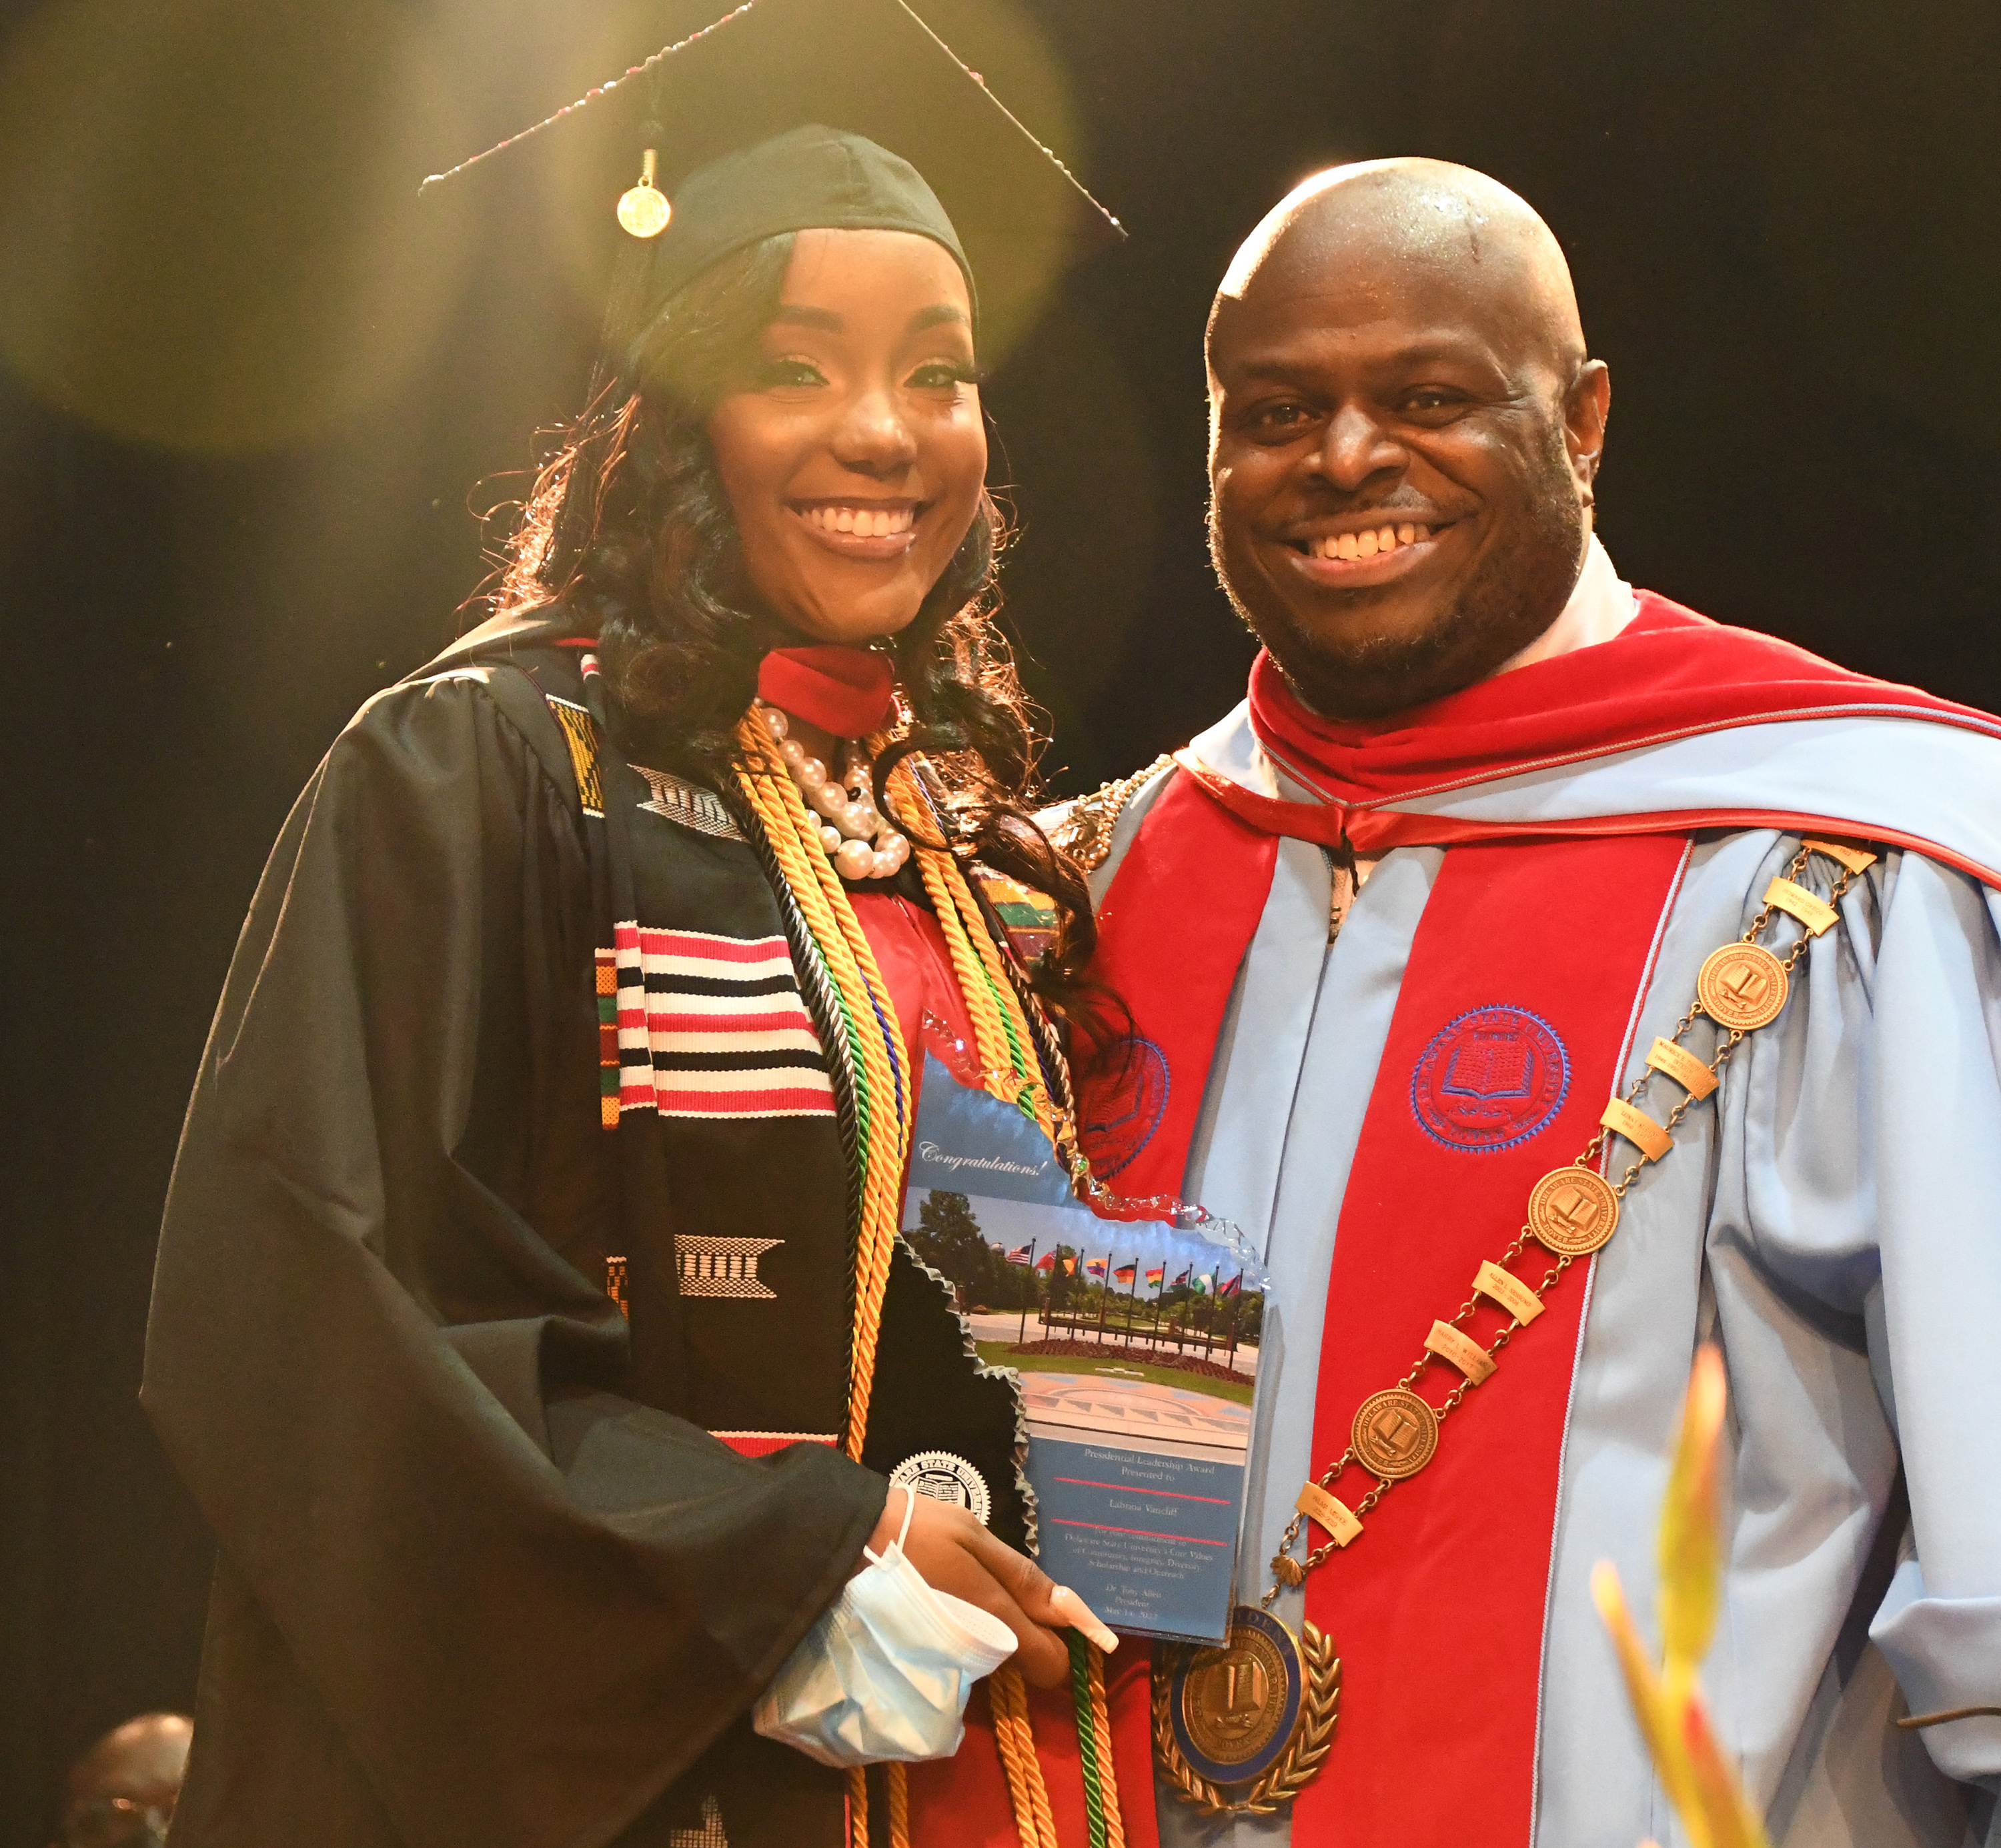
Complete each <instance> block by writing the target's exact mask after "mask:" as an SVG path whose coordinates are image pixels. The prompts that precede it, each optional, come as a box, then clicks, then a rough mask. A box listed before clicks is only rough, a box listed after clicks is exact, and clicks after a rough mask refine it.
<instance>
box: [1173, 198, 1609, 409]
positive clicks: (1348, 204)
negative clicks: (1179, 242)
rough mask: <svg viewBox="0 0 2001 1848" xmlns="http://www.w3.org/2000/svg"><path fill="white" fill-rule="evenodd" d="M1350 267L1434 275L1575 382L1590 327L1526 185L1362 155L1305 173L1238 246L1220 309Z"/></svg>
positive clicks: (1314, 282) (1212, 324)
mask: <svg viewBox="0 0 2001 1848" xmlns="http://www.w3.org/2000/svg"><path fill="white" fill-rule="evenodd" d="M1338 269H1353V270H1362V269H1369V270H1379V271H1389V270H1402V271H1404V272H1406V273H1416V272H1420V271H1432V272H1434V273H1442V274H1443V275H1445V276H1447V277H1450V278H1451V279H1453V281H1455V282H1456V284H1457V286H1458V287H1460V289H1462V290H1463V291H1466V292H1467V294H1468V295H1469V296H1481V297H1484V298H1485V301H1486V305H1487V309H1488V312H1489V313H1491V314H1494V315H1505V316H1506V317H1508V318H1509V319H1511V320H1513V321H1517V322H1519V323H1520V324H1521V327H1522V331H1523V333H1524V334H1525V335H1527V336H1529V337H1530V338H1531V339H1534V340H1535V341H1536V343H1539V344H1540V346H1541V348H1542V353H1543V359H1544V360H1545V363H1546V364H1548V365H1549V366H1550V368H1551V369H1552V371H1557V372H1559V373H1561V374H1562V376H1563V377H1564V379H1566V380H1568V379H1569V378H1571V377H1572V376H1574V375H1575V373H1576V371H1577V369H1578V367H1579V366H1581V365H1582V364H1584V357H1585V346H1584V325H1583V323H1582V321H1581V320H1580V319H1579V318H1578V311H1577V291H1576V290H1575V288H1574V287H1572V286H1571V279H1570V265H1569V264H1568V263H1567V262H1566V261H1565V260H1564V253H1563V248H1562V246H1561V245H1559V244H1558V243H1557V240H1556V237H1555V235H1554V233H1553V232H1552V231H1550V228H1549V227H1548V226H1547V224H1544V223H1543V221H1542V220H1541V218H1539V217H1538V216H1537V215H1536V212H1535V211H1534V209H1533V207H1531V206H1530V205H1529V203H1528V201H1527V200H1525V199H1523V197H1521V196H1520V195H1519V193H1511V192H1509V190H1508V189H1507V188H1506V187H1505V186H1503V185H1502V183H1500V181H1498V179H1490V178H1489V177H1488V176H1487V175H1486V174H1484V173H1481V172H1475V171H1474V169H1472V168H1470V167H1459V166H1454V165H1453V164H1452V162H1449V161H1435V160H1420V159H1416V158H1403V159H1397V160H1380V161H1357V162H1354V163H1353V164H1352V165H1349V166H1345V167H1329V168H1328V169H1326V170H1325V171H1324V172H1320V173H1316V174H1314V176H1312V177H1311V178H1310V179H1304V180H1302V181H1301V182H1300V184H1299V185H1297V186H1295V187H1293V190H1291V191H1290V192H1289V193H1287V194H1286V196H1285V197H1284V198H1282V199H1281V200H1279V203H1278V204H1276V205H1275V206H1273V207H1272V209H1271V210H1270V211H1268V212H1267V213H1266V214H1265V216H1264V218H1263V219H1262V221H1260V222H1259V224H1258V228H1257V229H1256V230H1255V231H1252V232H1251V235H1250V236H1249V237H1248V238H1245V239H1244V242H1242V243H1241V245H1238V246H1237V255H1236V256H1234V258H1232V259H1231V260H1230V268H1229V269H1228V270H1227V272H1225V273H1224V275H1223V284H1222V286H1221V287H1220V288H1219V289H1218V290H1217V291H1216V304H1215V307H1214V308H1213V310H1212V311H1211V313H1210V316H1209V335H1210V338H1211V339H1212V340H1213V339H1214V338H1215V335H1216V323H1217V321H1218V320H1219V318H1226V317H1227V315H1228V313H1229V311H1230V306H1231V305H1234V304H1235V303H1237V302H1240V301H1244V299H1245V298H1247V297H1249V296H1251V295H1252V294H1257V293H1264V294H1286V293H1297V292H1299V291H1302V290H1305V291H1311V290H1314V289H1315V288H1317V287H1319V286H1320V285H1321V284H1322V283H1323V282H1324V280H1325V279H1326V277H1327V276H1328V273H1329V272H1330V271H1331V270H1338Z"/></svg>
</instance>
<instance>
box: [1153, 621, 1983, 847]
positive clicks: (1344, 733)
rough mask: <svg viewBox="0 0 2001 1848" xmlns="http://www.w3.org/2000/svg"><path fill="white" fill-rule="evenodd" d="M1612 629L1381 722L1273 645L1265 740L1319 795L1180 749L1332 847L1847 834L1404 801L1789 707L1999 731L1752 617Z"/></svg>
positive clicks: (1259, 710)
mask: <svg viewBox="0 0 2001 1848" xmlns="http://www.w3.org/2000/svg"><path fill="white" fill-rule="evenodd" d="M1639 604H1640V610H1639V614H1637V615H1636V616H1635V617H1634V619H1633V621H1631V622H1630V624H1629V625H1627V628H1625V630H1624V631H1623V632H1622V633H1621V634H1620V635H1618V636H1617V637H1616V638H1615V639H1613V640H1612V641H1610V642H1599V643H1598V644H1597V645H1596V646H1593V647H1591V648H1584V649H1577V650H1575V652H1574V653H1570V654H1566V655H1557V656H1552V657H1551V658H1550V660H1546V661H1538V662H1536V663H1533V665H1532V666H1527V667H1520V668H1517V669H1516V670H1514V671H1513V672H1512V673H1504V674H1498V675H1497V676H1495V678H1493V679H1492V680H1481V681H1479V682H1477V683H1476V684H1474V685H1473V686H1470V687H1464V688H1462V689H1461V690H1460V691H1459V692H1457V693H1453V694H1447V695H1446V697H1445V698H1443V699H1440V700H1434V701H1432V703H1431V704H1430V705H1426V706H1414V707H1412V708H1411V710H1410V711H1408V712H1399V713H1396V714H1394V715H1392V716H1391V717H1390V718H1388V719H1376V720H1362V721H1358V722H1343V721H1341V720H1338V719H1321V718H1320V717H1318V716H1317V715H1315V714H1314V713H1312V712H1308V711H1307V708H1305V706H1303V705H1301V704H1300V700H1299V698H1298V697H1297V695H1296V694H1294V693H1293V690H1292V688H1291V687H1289V686H1288V685H1287V684H1286V680H1285V677H1284V676H1283V675H1282V674H1281V673H1279V670H1278V667H1277V665H1276V663H1274V662H1273V661H1272V658H1271V656H1269V655H1267V654H1262V653H1261V654H1260V655H1259V656H1258V659H1257V661H1256V662H1255V664H1254V665H1253V666H1252V667H1251V700H1250V705H1251V729H1253V730H1254V731H1255V733H1256V734H1257V736H1258V741H1259V742H1260V743H1262V744H1263V745H1264V747H1265V749H1266V750H1268V752H1269V753H1271V754H1272V757H1274V758H1275V759H1276V760H1278V762H1279V764H1280V765H1281V766H1282V767H1283V768H1284V769H1285V770H1286V772H1287V773H1288V774H1289V775H1291V776H1292V777H1293V779H1294V780H1295V781H1297V782H1299V783H1300V784H1301V785H1303V786H1304V787H1306V788H1309V789H1311V790H1313V791H1314V792H1315V793H1317V794H1318V795H1322V796H1324V798H1325V799H1326V800H1325V802H1324V803H1321V802H1281V801H1278V800H1275V799H1273V798H1272V797H1270V796H1265V795H1258V793H1257V792H1255V791H1253V790H1249V789H1245V788H1242V787H1241V786H1240V785H1237V784H1235V783H1233V782H1231V781H1230V779H1229V778H1227V777H1225V776H1223V775H1222V774H1220V773H1219V772H1217V771H1213V770H1211V769H1209V767H1207V766H1206V765H1205V764H1202V763H1201V762H1200V761H1199V760H1198V759H1196V758H1195V757H1192V755H1191V754H1190V753H1188V752H1186V751H1183V752H1181V753H1178V759H1177V760H1178V762H1179V763H1180V764H1181V767H1182V768H1183V769H1184V770H1185V771H1188V773H1189V774H1190V775H1191V776H1192V777H1193V778H1195V781H1198V782H1199V783H1200V784H1201V785H1202V787H1203V788H1205V789H1206V791H1207V792H1209V795H1211V796H1212V797H1213V798H1214V799H1215V800H1216V801H1217V802H1220V803H1221V804H1222V805H1223V807H1224V808H1226V809H1228V810H1229V811H1230V813H1232V814H1233V815H1235V816H1237V817H1238V818H1239V819H1240V820H1243V821H1245V822H1248V823H1249V824H1250V825H1251V827H1252V828H1253V829H1255V830H1258V831H1259V832H1261V833H1265V834H1288V835H1291V836H1293V837H1295V838H1296V839H1299V840H1316V841H1318V842H1320V843H1321V844H1323V845H1324V846H1328V847H1332V846H1336V845H1338V844H1342V842H1344V841H1345V842H1347V843H1348V844H1351V845H1352V846H1353V847H1355V848H1356V849H1357V850H1358V851H1360V852H1362V853H1365V854H1373V853H1382V852H1384V851H1387V849H1389V848H1390V847H1412V846H1419V845H1423V846H1449V845H1450V844H1453V843H1454V842H1456V841H1465V840H1496V839H1517V840H1519V839H1522V838H1524V837H1543V838H1563V839H1578V838H1586V837H1596V836H1602V835H1608V834H1661V833H1672V832H1677V831H1680V832H1686V831H1687V830H1690V829H1692V828H1697V827H1780V826H1786V825H1788V824H1797V825H1798V826H1800V827H1804V828H1807V829H1812V828H1815V827H1818V828H1821V829H1822V830H1831V831H1839V829H1840V827H1841V819H1840V818H1839V816H1825V815H1804V814H1802V815H1791V814H1788V815H1774V814H1772V813H1769V812H1767V811H1764V810H1759V809H1714V810H1708V809H1706V810H1703V811H1701V812H1700V813H1697V812H1694V811H1687V812H1681V811H1677V812H1674V813H1664V812H1655V813H1642V814H1637V815H1613V816H1593V817H1589V818H1587V819H1585V820H1576V821H1561V822H1536V823H1498V822H1478V821H1468V820H1456V819H1454V818H1453V817H1451V816H1434V815H1414V814H1409V813H1398V812H1397V810H1396V809H1395V807H1394V805H1395V804H1397V803H1398V802H1408V801H1411V800H1412V799H1415V798H1418V797H1419V796H1426V795H1440V794H1442V793H1445V792H1449V791H1451V790H1454V789H1458V788H1464V787H1467V786H1468V785H1473V784H1475V783H1487V782H1491V781H1494V780H1495V779H1496V778H1502V777H1508V776H1518V775H1520V774H1523V773H1525V772H1526V771H1532V770H1541V769H1548V768H1551V767H1557V766H1559V765H1562V764H1577V763H1585V762H1588V761H1589V760H1591V759H1592V758H1594V757H1607V756H1610V755H1611V754H1612V753H1614V752H1616V751H1624V750H1637V749H1639V748H1640V747H1642V746H1645V745H1650V744H1662V743H1669V742H1670V741H1672V740H1675V739H1678V738H1692V737H1696V736H1700V734H1701V733H1705V732H1717V731H1724V730H1727V729H1729V728H1730V727H1731V726H1740V725H1758V724H1763V723H1766V722H1772V721H1775V720H1781V719H1860V718H1884V719H1888V718H1902V719H1927V720H1930V721H1931V722H1933V723H1936V724H1940V725H1951V726H1961V727H1964V729H1968V730H1970V731H1977V732H1982V733H1985V734H1986V735H1987V736H1989V737H2001V721H1997V720H1996V719H1994V718H1992V716H1991V715H1989V714H1987V713H1985V712H1976V711H1975V710H1974V708H1971V707H1970V706H1961V705H1954V704H1953V702H1952V701H1950V700H1944V699H1939V698H1935V697H1933V695H1932V694H1929V693H1923V692H1920V691H1919V690H1918V689H1917V688H1916V687H1900V686H1897V685H1894V684H1891V682H1889V681H1887V680H1871V679H1870V678H1869V677H1868V676H1867V675H1866V674H1860V673H1850V671H1849V670H1847V669H1846V668H1845V667H1836V666H1834V664H1833V663H1832V662H1829V661H1823V660H1821V659H1820V658H1819V657H1818V656H1815V655H1810V654H1808V653H1807V652H1806V650H1805V649H1801V648H1795V647H1794V646H1793V645H1792V644H1791V643H1790V642H1780V641H1777V640H1776V639H1773V637H1771V636H1770V635H1756V634H1754V633H1753V632H1752V631H1750V630H1749V629H1740V628H1729V627H1728V626H1727V625H1724V624H1722V623H1717V622H1712V621H1710V619H1709V618H1707V617H1706V616H1698V615H1697V614H1696V613H1695V612H1694V611H1693V610H1685V609H1683V607H1681V605H1680V604H1674V603H1670V602H1669V600H1667V599H1666V598H1665V597H1657V596H1655V594H1654V593H1652V592H1651V591H1641V593H1639ZM1875 834H1876V837H1877V838H1881V839H1883V840H1887V841H1889V842H1890V843H1891V844H1894V845H1896V846H1901V847H1916V848H1918V849H1919V851H1923V852H1926V853H1930V854H1934V855H1936V856H1937V857H1939V858H1944V859H1945V860H1946V861H1947V862H1948V863H1950V864H1952V865H1958V866H1959V867H1960V868H1961V870H1962V871H1964V872H1971V873H1972V874H1974V875H1975V876H1976V877H1979V878H1988V877H1989V875H1990V872H1991V869H1989V868H1985V867H1982V866H1977V865H1972V864H1971V863H1970V862H1967V861H1962V860H1961V859H1959V858H1958V856H1956V855H1954V854H1951V853H1949V852H1942V851H1941V850H1940V848H1939V847H1938V846H1937V844H1934V843H1933V842H1930V841H1926V840H1921V839H1919V838H1918V837H1915V836H1909V837H1906V836H1899V835H1897V834H1894V833H1885V832H1884V831H1883V830H1880V829H1879V830H1875Z"/></svg>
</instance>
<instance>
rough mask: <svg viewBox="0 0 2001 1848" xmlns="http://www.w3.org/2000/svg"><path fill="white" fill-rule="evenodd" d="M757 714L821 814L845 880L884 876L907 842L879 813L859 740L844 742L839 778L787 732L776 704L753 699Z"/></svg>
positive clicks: (904, 854) (824, 842) (906, 853)
mask: <svg viewBox="0 0 2001 1848" xmlns="http://www.w3.org/2000/svg"><path fill="white" fill-rule="evenodd" d="M757 715H758V717H759V719H760V721H761V722H762V723H763V725H764V729H765V730H766V731H767V732H768V733H770V734H771V739H772V741H773V742H774V743H775V744H776V745H777V746H778V755H779V756H780V757H782V758H784V759H785V767H786V769H787V770H788V771H791V772H792V781H794V782H795V783H796V784H798V785H799V793H800V794H801V795H803V796H804V797H805V798H806V806H807V807H808V808H809V809H813V811H814V812H815V813H816V814H818V815H819V816H820V817H821V824H820V845H821V846H822V847H824V848H826V850H827V858H829V859H830V860H831V861H833V865H834V870H835V871H836V872H838V873H839V874H840V876H841V877H842V878H843V879H889V878H892V877H893V876H894V875H895V874H896V872H897V871H898V870H899V869H900V868H901V867H902V865H903V862H904V861H906V860H907V859H909V858H910V842H909V841H908V840H905V839H904V837H903V836H902V835H901V834H898V833H897V832H896V829H895V828H894V827H892V826H891V825H890V824H889V823H888V822H887V821H886V820H883V818H882V816H881V815H880V814H879V813H878V812H877V810H876V807H875V776H874V774H873V772H874V768H875V766H874V765H873V764H872V763H871V761H870V760H869V758H868V755H867V753H865V751H863V750H862V748H861V744H860V743H859V742H858V741H857V740H852V739H851V740H847V741H846V742H845V743H844V744H843V746H842V752H843V754H844V757H845V758H846V764H845V767H844V770H843V772H842V780H841V781H838V782H837V781H834V779H833V778H831V777H830V776H829V775H828V774H827V766H826V765H825V764H823V763H822V762H821V761H820V759H819V758H817V757H809V756H808V755H807V753H806V747H805V746H804V745H803V744H802V743H800V742H799V740H798V739H796V738H795V737H792V736H790V733H791V731H792V727H791V726H790V725H789V724H788V722H786V719H785V714H784V713H782V712H780V711H779V710H778V708H777V707H776V706H770V705H766V704H765V703H764V701H762V700H761V699H760V700H759V701H757Z"/></svg>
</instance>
